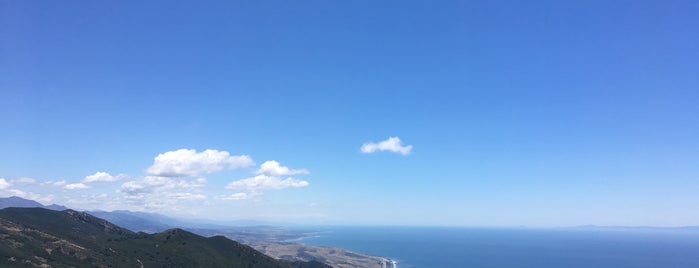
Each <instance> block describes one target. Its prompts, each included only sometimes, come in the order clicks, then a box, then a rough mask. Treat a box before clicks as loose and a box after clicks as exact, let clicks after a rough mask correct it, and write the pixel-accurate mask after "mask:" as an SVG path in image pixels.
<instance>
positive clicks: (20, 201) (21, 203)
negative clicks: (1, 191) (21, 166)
mask: <svg viewBox="0 0 699 268" xmlns="http://www.w3.org/2000/svg"><path fill="white" fill-rule="evenodd" d="M9 207H15V208H45V209H50V210H59V211H60V210H66V209H67V208H66V207H64V206H60V205H56V204H52V205H48V206H44V205H42V204H41V203H39V202H36V201H34V200H28V199H24V198H21V197H17V196H11V197H2V198H0V209H3V208H9Z"/></svg>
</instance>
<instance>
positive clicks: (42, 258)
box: [0, 208, 302, 268]
mask: <svg viewBox="0 0 699 268" xmlns="http://www.w3.org/2000/svg"><path fill="white" fill-rule="evenodd" d="M0 238H1V241H2V242H1V243H0V266H1V267H6V266H12V267H22V266H26V267H37V266H41V265H50V266H51V267H249V268H267V267H270V268H271V267H287V268H290V267H294V266H302V264H294V265H292V264H290V263H285V262H282V261H278V260H275V259H273V258H271V257H268V256H266V255H264V254H262V253H260V252H258V251H256V250H254V249H253V248H251V247H248V246H245V245H242V244H239V243H238V242H235V241H232V240H229V239H227V238H224V237H222V236H215V237H210V238H205V237H202V236H199V235H196V234H193V233H190V232H187V231H184V230H181V229H171V230H167V231H164V232H161V233H157V234H145V233H133V232H131V231H129V230H126V229H123V228H121V227H118V226H116V225H114V224H111V223H110V222H108V221H106V220H103V219H100V218H97V217H94V216H92V215H90V214H87V213H84V212H77V211H73V210H65V211H52V210H47V209H43V208H6V209H2V210H0Z"/></svg>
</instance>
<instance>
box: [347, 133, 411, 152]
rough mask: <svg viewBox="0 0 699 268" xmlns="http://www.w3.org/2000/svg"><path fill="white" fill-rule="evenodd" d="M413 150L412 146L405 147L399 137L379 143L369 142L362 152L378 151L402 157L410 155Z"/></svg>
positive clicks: (364, 145) (365, 144) (362, 148)
mask: <svg viewBox="0 0 699 268" xmlns="http://www.w3.org/2000/svg"><path fill="white" fill-rule="evenodd" d="M412 149H413V146H412V145H403V142H402V141H401V140H400V138H399V137H389V138H388V139H387V140H384V141H381V142H378V143H374V142H367V143H364V144H363V145H362V147H361V148H360V150H361V152H362V153H365V154H370V153H375V152H378V151H388V152H393V153H399V154H402V155H408V154H410V151H412Z"/></svg>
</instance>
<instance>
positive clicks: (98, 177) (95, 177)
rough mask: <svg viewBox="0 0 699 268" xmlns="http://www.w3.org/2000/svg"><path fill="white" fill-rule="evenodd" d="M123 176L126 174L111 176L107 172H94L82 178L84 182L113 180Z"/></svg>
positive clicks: (126, 176)
mask: <svg viewBox="0 0 699 268" xmlns="http://www.w3.org/2000/svg"><path fill="white" fill-rule="evenodd" d="M123 178H128V175H126V174H119V175H116V176H112V175H110V174H109V173H107V172H96V173H95V174H92V175H89V176H86V177H85V178H84V179H83V182H84V183H90V182H114V181H118V180H121V179H123Z"/></svg>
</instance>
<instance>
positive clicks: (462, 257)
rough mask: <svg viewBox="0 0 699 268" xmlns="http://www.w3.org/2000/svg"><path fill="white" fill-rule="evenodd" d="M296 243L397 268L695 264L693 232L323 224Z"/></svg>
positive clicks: (696, 234) (697, 250)
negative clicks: (387, 262)
mask: <svg viewBox="0 0 699 268" xmlns="http://www.w3.org/2000/svg"><path fill="white" fill-rule="evenodd" d="M319 229H320V231H319V232H317V233H315V234H314V235H313V236H309V237H306V238H303V239H301V240H300V241H298V242H300V243H304V244H307V245H316V246H335V247H340V248H345V249H348V250H352V251H356V252H361V253H365V254H369V255H375V256H381V257H386V258H391V259H393V260H396V261H397V262H398V268H437V267H440V268H441V267H459V268H461V267H537V268H545V267H557V268H558V267H597V268H607V267H615V268H616V267H699V231H697V230H668V229H621V228H609V229H604V228H602V229H599V228H561V229H527V228H513V229H496V228H492V229H489V228H439V227H324V228H319Z"/></svg>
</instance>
